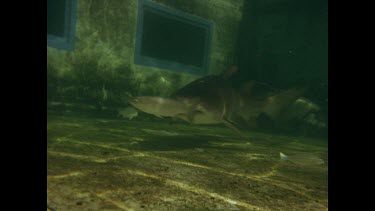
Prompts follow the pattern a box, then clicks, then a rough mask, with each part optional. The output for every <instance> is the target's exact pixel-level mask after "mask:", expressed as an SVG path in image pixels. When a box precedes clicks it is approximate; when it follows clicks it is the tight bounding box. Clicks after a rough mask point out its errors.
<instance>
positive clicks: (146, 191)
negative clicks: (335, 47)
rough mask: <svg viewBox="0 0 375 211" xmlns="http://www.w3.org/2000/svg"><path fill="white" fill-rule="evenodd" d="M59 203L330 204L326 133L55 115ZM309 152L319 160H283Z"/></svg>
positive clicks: (51, 124) (58, 206) (52, 170)
mask: <svg viewBox="0 0 375 211" xmlns="http://www.w3.org/2000/svg"><path fill="white" fill-rule="evenodd" d="M47 130H48V149H47V152H48V156H47V178H48V180H47V185H48V186H47V202H48V206H49V207H50V208H52V209H55V210H327V201H328V199H327V197H328V194H327V141H326V140H319V139H308V138H300V137H288V136H278V135H271V134H264V133H255V132H247V134H248V135H249V136H250V137H251V140H250V142H248V141H243V140H240V139H238V138H237V136H236V135H235V134H232V132H231V131H230V130H229V129H227V128H223V127H220V126H197V125H186V124H179V123H177V124H174V125H169V124H168V123H167V122H164V121H158V122H150V121H137V120H135V121H134V120H133V121H127V120H112V119H100V118H76V117H66V116H65V117H63V116H56V115H49V116H48V125H47ZM280 151H281V152H283V153H285V154H287V155H289V154H290V155H292V154H293V153H300V154H301V153H308V154H313V155H314V156H316V157H319V158H320V159H322V160H323V161H324V164H322V165H312V164H311V163H309V162H307V163H306V165H296V164H295V163H292V162H281V161H280V159H279V152H280Z"/></svg>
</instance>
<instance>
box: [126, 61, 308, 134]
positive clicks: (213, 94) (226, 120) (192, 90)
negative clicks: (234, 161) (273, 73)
mask: <svg viewBox="0 0 375 211" xmlns="http://www.w3.org/2000/svg"><path fill="white" fill-rule="evenodd" d="M235 73H236V68H235V67H232V68H229V69H228V70H227V71H225V72H223V73H222V74H221V75H211V76H205V77H202V78H200V79H197V80H195V81H193V82H191V83H189V84H187V85H186V86H184V87H182V88H181V89H179V90H177V91H176V92H175V93H173V94H172V95H171V96H170V97H169V98H162V97H153V96H140V97H135V98H133V99H130V100H129V103H130V104H131V105H133V106H134V107H135V108H137V109H139V110H141V111H143V112H145V113H149V114H153V115H156V116H159V117H172V118H175V119H181V120H184V121H186V122H189V123H192V124H225V125H226V126H228V127H229V128H231V129H232V130H234V131H235V132H236V133H237V134H239V135H240V136H241V137H244V135H243V134H242V133H241V132H240V131H239V130H238V129H237V127H236V124H238V123H237V121H241V122H246V123H250V124H252V123H253V124H254V123H255V124H256V122H257V121H258V118H259V117H260V116H263V117H266V119H267V120H270V121H274V120H277V117H278V116H279V115H280V114H281V113H282V111H283V110H284V109H285V108H286V107H288V106H289V105H290V104H292V103H293V102H295V101H296V100H297V99H298V98H299V97H300V96H301V95H302V93H303V91H302V90H300V89H290V90H285V91H279V92H276V93H274V94H269V95H267V96H257V94H256V93H254V92H253V91H254V87H255V85H256V82H254V81H249V82H247V83H245V84H243V86H241V87H240V88H234V87H233V86H232V81H231V76H232V75H233V74H235ZM244 138H245V137H244Z"/></svg>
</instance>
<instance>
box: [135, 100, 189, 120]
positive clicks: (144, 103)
mask: <svg viewBox="0 0 375 211" xmlns="http://www.w3.org/2000/svg"><path fill="white" fill-rule="evenodd" d="M128 102H129V103H130V104H131V105H132V106H134V107H135V108H137V109H138V110H140V111H143V112H145V113H148V114H153V115H155V116H159V117H163V116H164V117H175V116H178V115H180V114H184V113H187V112H188V111H189V104H187V103H186V102H184V101H178V100H174V99H169V98H162V97H152V96H140V97H134V98H131V99H130V100H129V101H128Z"/></svg>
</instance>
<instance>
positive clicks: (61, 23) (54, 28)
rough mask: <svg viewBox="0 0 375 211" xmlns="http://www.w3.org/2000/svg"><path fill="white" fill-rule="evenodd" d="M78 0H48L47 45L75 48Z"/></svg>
mask: <svg viewBox="0 0 375 211" xmlns="http://www.w3.org/2000/svg"><path fill="white" fill-rule="evenodd" d="M76 11H77V0H47V46H50V47H54V48H59V49H65V50H68V51H72V50H74V34H75V27H76Z"/></svg>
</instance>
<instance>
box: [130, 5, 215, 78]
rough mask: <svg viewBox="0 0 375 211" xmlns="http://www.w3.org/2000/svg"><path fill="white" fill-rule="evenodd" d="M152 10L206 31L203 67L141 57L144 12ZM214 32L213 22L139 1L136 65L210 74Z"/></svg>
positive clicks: (195, 73) (196, 73)
mask: <svg viewBox="0 0 375 211" xmlns="http://www.w3.org/2000/svg"><path fill="white" fill-rule="evenodd" d="M145 9H146V10H151V11H152V12H154V13H157V14H159V15H162V16H164V17H168V18H171V19H174V20H177V21H181V22H184V23H187V24H191V25H194V26H197V27H202V28H204V29H205V30H206V37H205V46H204V58H203V65H202V66H201V67H197V66H193V65H186V64H182V63H179V62H174V61H168V60H163V59H158V58H153V57H149V56H144V55H141V48H142V35H143V15H144V10H145ZM212 32H213V22H211V21H209V20H206V19H203V18H200V17H197V16H193V15H191V14H189V13H185V12H182V11H179V10H175V9H171V8H168V7H165V6H162V5H160V4H157V3H154V2H152V1H149V0H139V1H138V21H137V31H136V43H135V53H134V63H135V64H138V65H145V66H151V67H156V68H161V69H167V70H172V71H176V72H185V73H189V74H194V75H207V74H209V64H210V51H211V45H212V43H211V42H212Z"/></svg>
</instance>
